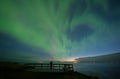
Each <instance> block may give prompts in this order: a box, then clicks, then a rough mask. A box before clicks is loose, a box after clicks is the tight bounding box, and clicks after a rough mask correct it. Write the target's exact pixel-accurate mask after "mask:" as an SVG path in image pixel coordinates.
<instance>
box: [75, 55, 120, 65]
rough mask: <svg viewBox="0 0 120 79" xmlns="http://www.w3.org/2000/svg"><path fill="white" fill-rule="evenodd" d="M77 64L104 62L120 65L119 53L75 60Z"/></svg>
mask: <svg viewBox="0 0 120 79" xmlns="http://www.w3.org/2000/svg"><path fill="white" fill-rule="evenodd" d="M76 60H77V61H78V62H96V63H97V62H102V63H104V62H106V63H120V53H114V54H108V55H101V56H94V57H83V58H78V59H76Z"/></svg>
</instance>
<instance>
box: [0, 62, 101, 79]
mask: <svg viewBox="0 0 120 79" xmlns="http://www.w3.org/2000/svg"><path fill="white" fill-rule="evenodd" d="M26 69H29V67H27V66H24V65H20V64H17V63H9V62H8V63H6V62H0V79H99V78H97V77H94V76H87V75H85V74H82V73H78V72H33V71H26Z"/></svg>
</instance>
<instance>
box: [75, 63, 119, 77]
mask: <svg viewBox="0 0 120 79" xmlns="http://www.w3.org/2000/svg"><path fill="white" fill-rule="evenodd" d="M74 69H75V71H78V72H80V73H84V74H87V75H94V76H98V77H99V78H101V79H120V63H75V64H74Z"/></svg>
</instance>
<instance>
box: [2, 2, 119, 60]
mask: <svg viewBox="0 0 120 79" xmlns="http://www.w3.org/2000/svg"><path fill="white" fill-rule="evenodd" d="M119 4H120V1H119V0H0V57H3V58H4V57H6V58H8V59H9V58H11V59H12V58H13V59H17V58H18V59H25V60H27V59H28V60H34V59H35V60H38V61H39V59H71V58H76V57H81V56H92V55H100V54H106V53H114V52H119V51H120V10H119V9H120V5H119Z"/></svg>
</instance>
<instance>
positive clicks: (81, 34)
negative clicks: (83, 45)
mask: <svg viewBox="0 0 120 79" xmlns="http://www.w3.org/2000/svg"><path fill="white" fill-rule="evenodd" d="M93 32H94V31H93V29H92V28H90V27H89V26H88V25H86V24H80V25H77V26H76V27H75V28H74V29H68V30H67V36H68V38H70V39H71V40H72V41H80V40H82V39H84V38H86V37H88V36H90V35H91V34H92V33H93Z"/></svg>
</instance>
